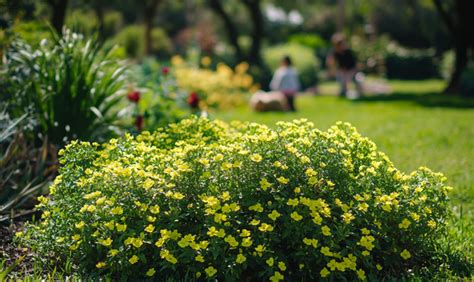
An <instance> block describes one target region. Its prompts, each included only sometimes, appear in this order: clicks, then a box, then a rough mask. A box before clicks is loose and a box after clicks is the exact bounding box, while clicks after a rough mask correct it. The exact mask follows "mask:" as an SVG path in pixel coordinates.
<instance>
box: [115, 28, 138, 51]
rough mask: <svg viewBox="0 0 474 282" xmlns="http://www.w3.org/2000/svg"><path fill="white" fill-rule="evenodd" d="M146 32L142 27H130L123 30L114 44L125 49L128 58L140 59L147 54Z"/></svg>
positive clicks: (116, 37)
mask: <svg viewBox="0 0 474 282" xmlns="http://www.w3.org/2000/svg"><path fill="white" fill-rule="evenodd" d="M143 40H144V30H143V27H142V26H140V25H129V26H127V27H125V28H124V29H122V30H121V31H120V32H119V33H118V34H117V35H116V36H115V39H114V42H115V43H117V44H120V45H121V46H123V47H124V48H125V52H126V54H127V56H128V57H131V58H140V57H142V56H143V54H144V52H145V42H144V41H143Z"/></svg>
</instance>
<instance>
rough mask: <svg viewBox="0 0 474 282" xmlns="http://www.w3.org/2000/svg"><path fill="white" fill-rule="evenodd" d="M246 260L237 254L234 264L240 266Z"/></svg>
mask: <svg viewBox="0 0 474 282" xmlns="http://www.w3.org/2000/svg"><path fill="white" fill-rule="evenodd" d="M246 260H247V258H246V257H245V256H244V255H243V254H238V255H237V259H236V260H235V262H236V263H238V264H241V263H244V262H245V261H246Z"/></svg>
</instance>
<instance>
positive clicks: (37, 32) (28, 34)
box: [2, 21, 51, 47]
mask: <svg viewBox="0 0 474 282" xmlns="http://www.w3.org/2000/svg"><path fill="white" fill-rule="evenodd" d="M2 33H3V40H2V41H3V42H2V45H3V46H4V47H8V45H9V44H10V43H11V42H12V41H14V40H16V39H21V40H23V41H25V42H26V43H28V44H30V45H32V46H38V45H39V43H40V42H41V40H42V39H44V38H48V39H50V38H51V33H50V29H49V26H48V25H47V24H46V23H45V22H40V21H15V22H14V24H13V25H12V27H11V28H9V29H5V30H2Z"/></svg>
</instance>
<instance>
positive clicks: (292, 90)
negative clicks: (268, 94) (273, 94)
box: [270, 56, 300, 112]
mask: <svg viewBox="0 0 474 282" xmlns="http://www.w3.org/2000/svg"><path fill="white" fill-rule="evenodd" d="M270 89H271V90H273V91H279V92H281V93H283V95H284V96H285V98H286V101H287V103H288V109H289V110H290V111H292V112H294V111H296V108H295V96H296V94H297V93H298V91H299V90H300V80H299V78H298V72H297V71H296V70H295V68H293V64H292V62H291V58H290V57H289V56H285V57H283V59H282V61H281V65H280V67H279V68H278V69H277V70H276V71H275V74H274V75H273V78H272V81H271V82H270Z"/></svg>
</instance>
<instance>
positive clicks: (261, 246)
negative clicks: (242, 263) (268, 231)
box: [255, 245, 266, 253]
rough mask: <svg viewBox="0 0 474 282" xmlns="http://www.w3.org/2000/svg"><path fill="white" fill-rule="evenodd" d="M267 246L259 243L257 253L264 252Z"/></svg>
mask: <svg viewBox="0 0 474 282" xmlns="http://www.w3.org/2000/svg"><path fill="white" fill-rule="evenodd" d="M265 249H266V248H265V247H264V246H263V245H258V246H257V247H256V248H255V251H256V252H257V253H263V252H264V251H265Z"/></svg>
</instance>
